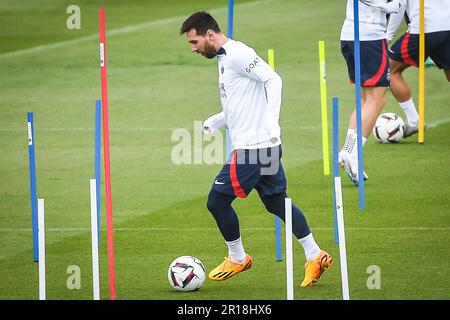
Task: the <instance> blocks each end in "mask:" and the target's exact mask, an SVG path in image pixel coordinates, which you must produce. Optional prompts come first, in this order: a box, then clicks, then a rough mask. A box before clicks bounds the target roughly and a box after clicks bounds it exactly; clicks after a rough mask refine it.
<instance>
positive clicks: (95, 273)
mask: <svg viewBox="0 0 450 320" xmlns="http://www.w3.org/2000/svg"><path fill="white" fill-rule="evenodd" d="M90 194H91V239H92V284H93V293H94V300H100V280H99V270H98V230H97V226H98V221H97V183H96V180H95V179H91V180H90Z"/></svg>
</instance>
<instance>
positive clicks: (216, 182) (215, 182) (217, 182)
mask: <svg viewBox="0 0 450 320" xmlns="http://www.w3.org/2000/svg"><path fill="white" fill-rule="evenodd" d="M214 184H225V182H219V181H217V180H215V181H214Z"/></svg>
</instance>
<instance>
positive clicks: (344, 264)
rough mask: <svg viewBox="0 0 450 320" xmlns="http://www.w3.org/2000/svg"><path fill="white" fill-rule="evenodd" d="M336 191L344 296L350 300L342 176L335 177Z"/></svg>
mask: <svg viewBox="0 0 450 320" xmlns="http://www.w3.org/2000/svg"><path fill="white" fill-rule="evenodd" d="M334 191H335V194H336V200H335V201H336V212H337V224H338V234H339V255H340V260H341V279H342V297H343V299H344V300H350V293H349V290H348V272H347V250H346V248H345V227H344V207H343V205H342V188H341V177H334Z"/></svg>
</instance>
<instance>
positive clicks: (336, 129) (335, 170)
mask: <svg viewBox="0 0 450 320" xmlns="http://www.w3.org/2000/svg"><path fill="white" fill-rule="evenodd" d="M333 176H334V177H339V101H338V97H333ZM334 180H335V179H334V178H333V185H334ZM335 190H336V188H333V208H334V242H335V243H339V232H338V224H337V208H336V191H335Z"/></svg>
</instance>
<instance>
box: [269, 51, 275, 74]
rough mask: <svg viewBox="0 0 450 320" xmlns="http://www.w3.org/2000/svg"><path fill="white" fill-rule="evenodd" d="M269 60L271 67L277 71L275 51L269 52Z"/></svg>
mask: <svg viewBox="0 0 450 320" xmlns="http://www.w3.org/2000/svg"><path fill="white" fill-rule="evenodd" d="M267 60H269V66H271V67H272V69H274V70H275V58H274V54H273V49H269V50H267Z"/></svg>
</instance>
